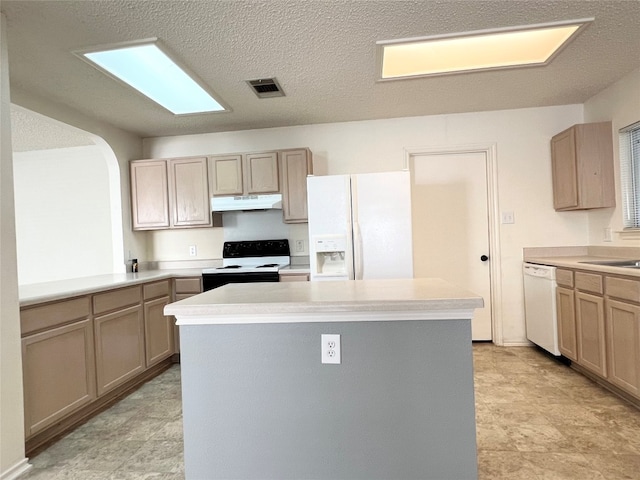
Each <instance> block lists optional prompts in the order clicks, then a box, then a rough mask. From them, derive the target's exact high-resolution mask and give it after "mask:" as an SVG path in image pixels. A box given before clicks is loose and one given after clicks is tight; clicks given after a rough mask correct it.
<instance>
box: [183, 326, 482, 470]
mask: <svg viewBox="0 0 640 480" xmlns="http://www.w3.org/2000/svg"><path fill="white" fill-rule="evenodd" d="M323 333H334V334H340V335H341V345H342V363H341V364H340V365H323V364H321V361H320V335H321V334H323ZM180 339H181V353H182V358H181V363H182V366H181V368H182V388H183V410H184V437H185V472H186V478H187V480H200V479H204V478H206V479H209V480H214V479H231V478H233V479H265V480H266V479H311V478H313V479H331V480H337V479H347V478H348V479H363V480H364V479H366V480H372V479H390V478H393V479H397V480H402V479H420V480H425V479H438V480H445V479H455V480H459V479H462V478H464V479H474V478H477V464H476V431H475V415H474V413H475V406H474V392H473V363H472V362H473V361H472V350H471V325H470V320H442V321H438V320H435V321H434V320H430V321H395V322H394V321H390V322H346V323H306V324H295V323H288V324H253V325H202V326H189V325H186V326H181V327H180Z"/></svg>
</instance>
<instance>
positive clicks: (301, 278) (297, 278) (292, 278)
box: [280, 273, 309, 282]
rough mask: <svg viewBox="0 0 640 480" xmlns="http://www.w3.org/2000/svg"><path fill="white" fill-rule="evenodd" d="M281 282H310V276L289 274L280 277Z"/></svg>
mask: <svg viewBox="0 0 640 480" xmlns="http://www.w3.org/2000/svg"><path fill="white" fill-rule="evenodd" d="M280 281H281V282H308V281H309V274H308V273H287V274H284V275H282V274H281V275H280Z"/></svg>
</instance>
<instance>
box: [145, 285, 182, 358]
mask: <svg viewBox="0 0 640 480" xmlns="http://www.w3.org/2000/svg"><path fill="white" fill-rule="evenodd" d="M168 303H169V297H164V298H158V299H156V300H152V301H150V302H145V304H144V341H145V351H146V363H147V367H150V366H151V365H154V364H156V363H158V362H159V361H161V360H164V359H165V358H167V357H170V356H171V355H172V354H173V350H174V348H173V346H174V345H173V325H174V323H175V321H174V319H173V317H167V316H165V314H164V312H163V310H164V307H165V305H167V304H168Z"/></svg>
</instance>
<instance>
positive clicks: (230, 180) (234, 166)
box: [209, 155, 243, 196]
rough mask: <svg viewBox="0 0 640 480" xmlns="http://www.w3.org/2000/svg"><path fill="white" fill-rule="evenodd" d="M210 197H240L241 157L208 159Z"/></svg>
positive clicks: (228, 156) (229, 156)
mask: <svg viewBox="0 0 640 480" xmlns="http://www.w3.org/2000/svg"><path fill="white" fill-rule="evenodd" d="M209 186H210V188H211V195H213V196H224V195H242V192H243V189H242V155H225V156H216V157H210V158H209Z"/></svg>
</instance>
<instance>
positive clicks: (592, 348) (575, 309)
mask: <svg viewBox="0 0 640 480" xmlns="http://www.w3.org/2000/svg"><path fill="white" fill-rule="evenodd" d="M558 272H561V273H562V275H560V276H558V275H557V281H558V285H559V286H558V288H557V290H556V308H557V314H558V337H559V338H558V340H559V343H560V346H559V348H560V352H561V353H562V355H564V356H565V357H567V358H569V359H571V360H573V361H574V362H576V364H578V365H580V366H581V367H584V369H586V370H589V371H590V372H592V373H594V374H596V375H597V376H598V377H600V379H602V381H603V382H604V384H605V385H608V386H610V387H612V388H613V387H617V388H618V389H619V390H620V393H622V392H624V393H628V394H630V395H632V396H634V397H635V398H637V399H640V279H638V278H636V277H633V278H632V277H625V276H622V275H620V276H616V275H602V274H599V273H592V272H585V271H570V270H558V271H557V272H556V273H558ZM573 278H575V285H573ZM572 286H573V287H575V288H571V287H572Z"/></svg>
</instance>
